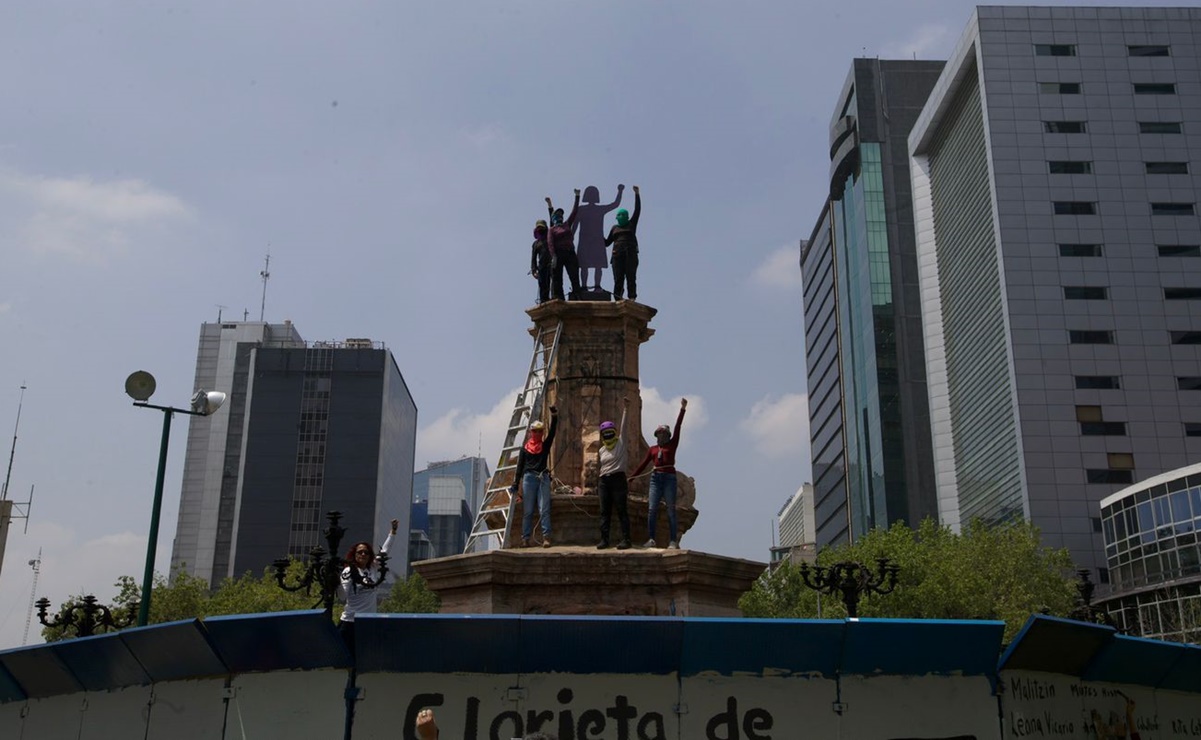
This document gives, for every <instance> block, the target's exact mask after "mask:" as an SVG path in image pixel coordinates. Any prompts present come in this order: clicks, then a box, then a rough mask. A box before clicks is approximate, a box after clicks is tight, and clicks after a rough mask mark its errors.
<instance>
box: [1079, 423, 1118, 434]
mask: <svg viewBox="0 0 1201 740" xmlns="http://www.w3.org/2000/svg"><path fill="white" fill-rule="evenodd" d="M1080 434H1082V435H1084V436H1085V437H1125V436H1126V422H1124V421H1082V422H1080Z"/></svg>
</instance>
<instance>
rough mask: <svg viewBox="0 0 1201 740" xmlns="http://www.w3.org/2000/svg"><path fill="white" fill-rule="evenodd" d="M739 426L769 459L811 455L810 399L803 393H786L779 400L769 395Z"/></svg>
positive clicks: (752, 409)
mask: <svg viewBox="0 0 1201 740" xmlns="http://www.w3.org/2000/svg"><path fill="white" fill-rule="evenodd" d="M738 426H739V428H740V429H742V430H743V431H745V432H746V433H747V434H748V435H750V437H751V438H752V439H754V440H755V444H754V448H755V450H756V451H757V452H759V453H761V454H763V455H766V456H767V457H771V458H787V457H793V456H797V455H804V454H807V450H808V449H809V397H808V396H807V395H805V394H803V393H786V394H784V395H783V396H781V397H779V398H773V397H771V396H768V397H766V398H764V399H763V400H761V401H758V402H756V403H755V405H754V406H752V407H751V412H750V414H749V415H748V416H747V417H746V418H745V419H743V420H742V421H740V422H738Z"/></svg>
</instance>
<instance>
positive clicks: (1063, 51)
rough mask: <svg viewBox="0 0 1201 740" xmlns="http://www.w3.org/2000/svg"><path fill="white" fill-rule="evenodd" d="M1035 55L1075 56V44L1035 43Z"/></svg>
mask: <svg viewBox="0 0 1201 740" xmlns="http://www.w3.org/2000/svg"><path fill="white" fill-rule="evenodd" d="M1034 55H1035V56H1039V57H1074V56H1076V45H1075V44H1035V45H1034Z"/></svg>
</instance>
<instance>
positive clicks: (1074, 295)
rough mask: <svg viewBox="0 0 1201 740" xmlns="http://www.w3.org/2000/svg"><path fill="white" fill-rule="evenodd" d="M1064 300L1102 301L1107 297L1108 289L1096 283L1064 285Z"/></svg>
mask: <svg viewBox="0 0 1201 740" xmlns="http://www.w3.org/2000/svg"><path fill="white" fill-rule="evenodd" d="M1063 297H1064V300H1068V301H1103V300H1105V299H1106V298H1108V297H1109V295H1108V289H1107V288H1105V287H1102V286H1097V285H1065V286H1064V287H1063Z"/></svg>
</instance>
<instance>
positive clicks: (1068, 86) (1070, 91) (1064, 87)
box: [1038, 82, 1080, 95]
mask: <svg viewBox="0 0 1201 740" xmlns="http://www.w3.org/2000/svg"><path fill="white" fill-rule="evenodd" d="M1038 91H1039V92H1040V93H1044V94H1047V95H1079V94H1080V83H1079V82H1040V83H1038Z"/></svg>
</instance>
